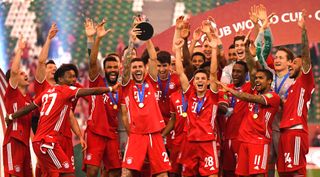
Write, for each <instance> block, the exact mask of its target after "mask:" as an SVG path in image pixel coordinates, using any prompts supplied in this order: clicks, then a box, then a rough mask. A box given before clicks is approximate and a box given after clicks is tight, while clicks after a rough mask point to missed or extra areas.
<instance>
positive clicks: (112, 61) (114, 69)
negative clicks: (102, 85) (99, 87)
mask: <svg viewBox="0 0 320 177" xmlns="http://www.w3.org/2000/svg"><path fill="white" fill-rule="evenodd" d="M103 67H104V73H105V78H106V80H107V82H108V83H109V84H111V85H114V84H116V83H117V80H118V76H119V62H118V60H117V58H115V57H114V56H108V57H107V58H105V59H104V60H103Z"/></svg>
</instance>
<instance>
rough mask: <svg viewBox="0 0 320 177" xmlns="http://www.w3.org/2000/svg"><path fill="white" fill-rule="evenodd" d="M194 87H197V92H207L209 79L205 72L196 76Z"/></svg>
mask: <svg viewBox="0 0 320 177" xmlns="http://www.w3.org/2000/svg"><path fill="white" fill-rule="evenodd" d="M193 85H194V86H195V88H196V90H197V92H200V93H203V92H205V91H206V90H207V88H208V85H209V78H208V76H207V74H205V73H203V72H198V73H196V74H195V75H194V81H193Z"/></svg>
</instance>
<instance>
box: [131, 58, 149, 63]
mask: <svg viewBox="0 0 320 177" xmlns="http://www.w3.org/2000/svg"><path fill="white" fill-rule="evenodd" d="M133 62H142V63H143V65H146V64H145V63H144V62H143V60H142V59H141V58H133V59H132V60H131V61H130V63H133Z"/></svg>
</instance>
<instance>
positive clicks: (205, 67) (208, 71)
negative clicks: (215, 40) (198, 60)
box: [199, 61, 211, 73]
mask: <svg viewBox="0 0 320 177" xmlns="http://www.w3.org/2000/svg"><path fill="white" fill-rule="evenodd" d="M210 65H211V61H206V62H204V63H202V64H201V66H200V67H199V69H203V70H205V71H206V72H207V73H210Z"/></svg>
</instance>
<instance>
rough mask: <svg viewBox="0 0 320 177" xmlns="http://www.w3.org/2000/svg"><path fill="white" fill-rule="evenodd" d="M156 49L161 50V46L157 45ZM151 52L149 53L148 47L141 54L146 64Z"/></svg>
mask: <svg viewBox="0 0 320 177" xmlns="http://www.w3.org/2000/svg"><path fill="white" fill-rule="evenodd" d="M154 49H155V50H156V52H158V51H160V48H159V47H158V46H157V47H155V48H154ZM149 58H150V56H149V53H148V50H147V49H144V51H143V52H142V54H141V60H142V61H143V62H144V63H145V64H148V62H149Z"/></svg>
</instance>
